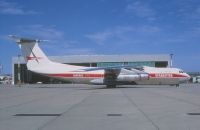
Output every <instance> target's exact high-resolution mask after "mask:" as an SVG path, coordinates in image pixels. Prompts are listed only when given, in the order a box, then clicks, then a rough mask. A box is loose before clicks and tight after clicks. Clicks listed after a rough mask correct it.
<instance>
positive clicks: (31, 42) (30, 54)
mask: <svg viewBox="0 0 200 130" xmlns="http://www.w3.org/2000/svg"><path fill="white" fill-rule="evenodd" d="M9 36H10V37H11V38H12V39H14V40H15V42H16V43H17V44H18V45H19V47H20V49H21V51H22V54H23V56H24V59H25V61H26V62H27V68H28V70H31V71H35V70H37V69H38V68H40V69H42V68H45V67H46V66H47V65H48V64H50V63H51V61H50V60H49V59H48V57H47V56H46V55H45V54H44V52H43V51H42V50H41V49H40V47H39V46H38V43H40V42H43V41H44V40H37V39H28V38H19V37H17V36H14V35H9Z"/></svg>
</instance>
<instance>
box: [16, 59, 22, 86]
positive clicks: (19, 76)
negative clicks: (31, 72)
mask: <svg viewBox="0 0 200 130" xmlns="http://www.w3.org/2000/svg"><path fill="white" fill-rule="evenodd" d="M20 56H21V55H18V65H17V67H18V74H17V77H18V85H19V87H20V85H21V74H20V71H21V70H20Z"/></svg>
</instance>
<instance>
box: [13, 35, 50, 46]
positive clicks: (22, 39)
mask: <svg viewBox="0 0 200 130" xmlns="http://www.w3.org/2000/svg"><path fill="white" fill-rule="evenodd" d="M9 37H10V38H12V39H13V40H15V42H17V43H20V44H23V43H36V42H37V43H39V42H46V41H48V40H39V39H31V38H23V37H18V36H16V35H9Z"/></svg>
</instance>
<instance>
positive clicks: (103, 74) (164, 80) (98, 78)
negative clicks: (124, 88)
mask: <svg viewBox="0 0 200 130" xmlns="http://www.w3.org/2000/svg"><path fill="white" fill-rule="evenodd" d="M9 36H10V37H11V38H12V39H14V40H15V42H16V43H17V44H18V45H19V47H20V49H21V50H22V54H23V56H24V58H25V61H26V63H27V64H26V65H27V68H28V70H30V71H32V72H35V73H38V74H41V75H44V76H48V77H51V78H55V79H59V80H62V81H68V82H72V83H79V84H94V85H106V87H108V88H113V87H116V85H130V84H132V85H176V86H179V84H180V83H184V82H186V81H188V80H189V79H190V76H189V75H188V74H187V73H185V72H184V71H183V70H181V69H178V68H156V67H148V66H143V67H140V68H134V67H133V66H108V67H83V66H76V65H70V64H62V63H57V62H53V61H51V60H49V59H48V57H47V56H46V55H45V53H44V52H43V51H42V50H41V48H40V47H39V45H38V44H39V43H41V42H44V41H45V40H38V39H29V38H21V37H17V36H15V35H9Z"/></svg>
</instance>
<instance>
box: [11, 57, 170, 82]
mask: <svg viewBox="0 0 200 130" xmlns="http://www.w3.org/2000/svg"><path fill="white" fill-rule="evenodd" d="M49 59H50V60H52V61H55V62H60V63H64V64H71V65H79V66H87V67H107V66H119V65H130V66H134V67H140V66H151V67H170V61H171V58H170V55H169V54H161V55H68V56H50V57H49ZM18 76H20V78H19V77H18ZM19 79H20V82H21V83H24V84H33V83H39V82H41V83H63V82H62V81H58V80H56V79H52V78H49V77H46V76H43V75H40V74H37V73H34V72H31V71H29V70H27V67H26V63H25V60H24V58H23V57H13V58H12V83H13V84H17V83H18V82H19Z"/></svg>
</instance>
